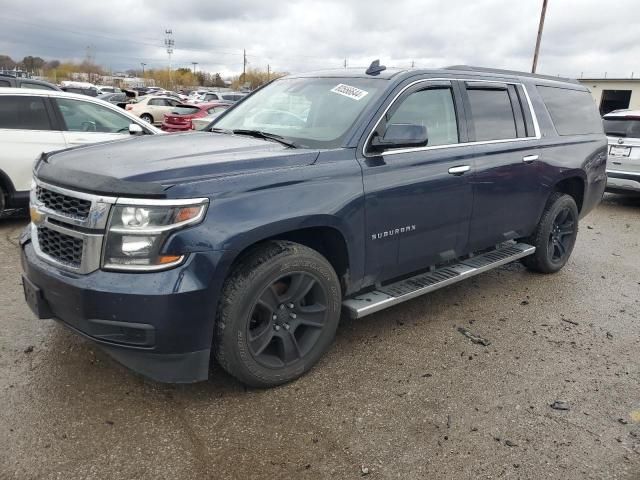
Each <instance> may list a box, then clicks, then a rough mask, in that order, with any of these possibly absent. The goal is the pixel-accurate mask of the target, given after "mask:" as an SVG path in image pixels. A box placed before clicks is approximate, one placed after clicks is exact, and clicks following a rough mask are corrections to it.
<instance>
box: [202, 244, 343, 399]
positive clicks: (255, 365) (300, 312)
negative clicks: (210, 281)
mask: <svg viewBox="0 0 640 480" xmlns="http://www.w3.org/2000/svg"><path fill="white" fill-rule="evenodd" d="M340 309H341V291H340V283H339V281H338V277H337V275H336V273H335V271H334V270H333V268H332V266H331V264H330V263H329V262H328V261H327V260H326V259H325V258H324V257H323V256H322V255H320V254H319V253H318V252H316V251H315V250H312V249H310V248H307V247H305V246H303V245H299V244H296V243H292V242H285V241H273V242H268V243H266V244H264V245H262V246H260V247H258V248H257V249H255V250H253V251H252V252H251V253H249V254H248V255H247V256H246V257H245V258H244V259H243V260H242V261H241V262H240V263H239V264H238V265H237V267H236V268H235V269H234V270H233V272H232V273H231V275H230V276H229V278H228V279H227V280H226V282H225V286H224V288H223V292H222V298H221V300H220V304H219V308H218V313H217V319H216V330H215V336H214V351H215V356H216V359H217V360H218V363H220V365H221V366H222V367H223V368H224V369H225V370H226V371H227V372H229V373H230V374H231V375H233V376H235V377H236V378H238V379H239V380H240V381H241V382H243V383H245V384H247V385H250V386H254V387H270V386H275V385H279V384H282V383H285V382H289V381H291V380H294V379H295V378H297V377H299V376H301V375H302V374H303V373H305V372H306V371H307V370H309V369H310V368H311V367H312V366H313V365H314V364H315V363H316V362H317V361H318V360H319V359H320V357H321V356H322V355H323V354H324V353H325V352H326V350H327V349H328V348H329V346H330V345H331V342H332V341H333V337H334V336H335V331H336V328H337V326H338V321H339V319H340Z"/></svg>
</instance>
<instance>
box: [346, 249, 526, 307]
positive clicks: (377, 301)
mask: <svg viewBox="0 0 640 480" xmlns="http://www.w3.org/2000/svg"><path fill="white" fill-rule="evenodd" d="M535 251H536V247H533V246H531V245H527V244H526V243H515V244H513V243H512V244H506V245H505V244H503V245H501V246H499V247H498V248H496V249H495V250H492V251H490V252H487V253H483V254H481V255H477V256H475V257H471V258H468V259H466V260H461V261H460V262H458V263H455V264H452V265H447V266H445V267H442V268H439V269H437V270H434V271H431V272H426V273H421V274H419V275H416V276H415V277H411V278H406V279H404V280H400V281H398V282H395V283H391V284H389V285H385V286H383V287H379V288H378V289H377V290H373V291H371V292H366V293H363V294H360V295H357V296H356V297H353V298H348V299H346V300H345V301H344V302H342V306H343V307H344V308H345V309H346V310H347V311H348V312H349V315H350V316H351V318H362V317H364V316H366V315H370V314H372V313H375V312H379V311H380V310H383V309H385V308H388V307H391V306H393V305H397V304H398V303H402V302H406V301H407V300H411V299H412V298H416V297H419V296H420V295H424V294H425V293H429V292H433V291H434V290H438V289H439V288H442V287H446V286H447V285H451V284H453V283H457V282H460V281H462V280H465V279H467V278H470V277H473V276H475V275H478V274H480V273H482V272H486V271H487V270H491V269H493V268H496V267H499V266H501V265H504V264H506V263H510V262H513V261H514V260H518V259H519V258H522V257H526V256H527V255H531V254H532V253H534V252H535Z"/></svg>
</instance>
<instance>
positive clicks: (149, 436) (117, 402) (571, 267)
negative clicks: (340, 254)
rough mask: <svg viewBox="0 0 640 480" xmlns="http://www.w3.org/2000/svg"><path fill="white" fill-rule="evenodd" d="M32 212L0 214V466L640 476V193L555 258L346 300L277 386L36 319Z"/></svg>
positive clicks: (584, 227)
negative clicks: (420, 289) (30, 302)
mask: <svg viewBox="0 0 640 480" xmlns="http://www.w3.org/2000/svg"><path fill="white" fill-rule="evenodd" d="M24 225H25V221H23V220H12V219H6V220H2V221H0V252H2V254H3V259H2V262H1V263H0V292H2V293H1V295H2V302H1V303H0V319H1V322H2V323H1V326H2V329H1V330H0V405H1V406H2V408H1V409H0V432H1V434H0V444H1V445H2V448H0V478H2V479H3V480H4V479H12V478H15V479H28V478H56V479H76V478H82V479H94V478H95V479H110V478H136V479H146V478H151V479H172V480H173V479H177V478H212V479H225V478H238V479H250V478H260V479H272V478H287V479H289V478H296V479H297V478H302V479H305V478H309V479H317V478H337V479H351V478H361V477H363V476H364V477H369V478H380V479H387V478H389V479H391V478H398V479H413V478H429V479H431V478H450V479H466V478H473V479H476V478H522V479H529V478H530V479H542V478H557V479H587V478H594V479H603V478H621V479H639V478H640V363H639V361H638V360H639V352H640V248H639V243H640V199H635V200H634V199H624V198H621V197H616V196H609V195H608V196H606V197H605V201H604V202H603V204H602V205H601V206H600V207H599V208H598V209H597V210H596V211H594V212H592V213H591V214H590V215H589V216H588V217H587V218H586V219H585V220H584V221H583V222H582V224H581V231H580V235H579V239H578V243H577V246H576V249H575V251H574V254H573V257H572V259H571V261H570V263H569V264H568V266H567V267H566V268H565V269H564V270H563V271H561V272H560V273H558V274H556V275H553V276H544V275H536V274H532V273H529V272H527V271H526V270H525V269H524V268H523V267H522V266H520V265H519V264H513V265H508V266H506V267H504V268H501V269H498V270H495V271H492V272H489V273H486V274H483V275H481V276H479V277H476V278H475V279H472V280H468V281H467V282H466V283H461V284H457V285H454V286H451V287H448V288H446V289H444V290H440V291H438V292H435V293H434V294H431V295H428V296H426V297H422V298H419V299H416V300H413V301H411V302H408V303H406V304H403V305H401V306H398V307H395V308H393V309H390V310H387V311H384V312H381V313H378V314H376V315H372V316H371V317H367V318H365V319H361V320H357V321H352V320H349V319H346V318H343V321H342V323H341V326H340V328H339V331H338V335H337V339H336V343H335V345H334V347H333V348H332V350H331V351H330V352H329V354H328V355H327V356H326V357H325V358H324V359H323V360H322V361H321V362H320V363H319V365H318V366H317V367H316V368H314V369H313V370H312V371H311V372H310V373H309V374H308V375H306V376H305V377H304V378H302V379H300V380H299V381H297V382H294V383H292V384H289V385H286V386H284V387H280V388H276V389H272V390H247V389H245V388H243V387H242V385H240V384H238V383H237V382H236V381H235V380H234V379H232V378H230V377H229V376H227V375H225V374H224V373H223V372H221V371H220V369H219V368H217V369H215V370H214V372H213V375H212V379H211V380H210V381H209V382H205V383H200V384H195V385H186V386H171V385H162V384H157V383H153V382H151V381H147V380H144V379H142V378H141V377H139V376H136V375H134V374H132V373H130V372H129V371H127V370H126V369H124V368H123V367H121V366H119V365H118V364H116V363H114V362H113V361H111V360H110V359H109V357H107V356H106V355H105V354H103V353H102V352H101V351H100V350H98V349H97V348H96V347H95V346H94V345H92V344H91V343H90V342H88V341H86V340H83V339H81V338H79V337H78V336H76V335H74V334H72V333H70V332H69V331H67V330H66V329H65V328H64V327H62V326H61V325H59V324H57V323H56V322H54V321H37V320H35V319H34V318H33V317H32V315H31V313H30V312H29V310H28V308H27V306H26V304H25V303H24V301H23V299H22V292H21V285H20V277H19V271H20V263H19V252H18V247H17V237H18V235H19V232H20V230H21V229H22V228H23V226H24ZM459 327H464V328H466V329H468V330H469V331H470V332H471V333H472V334H474V335H478V336H481V337H483V338H485V339H487V340H488V341H490V345H488V346H483V345H481V344H477V343H473V342H472V341H471V340H470V339H469V338H467V337H465V336H464V335H462V334H461V333H460V332H459V330H458V328H459ZM556 401H559V402H560V403H557V404H556V407H560V408H568V410H559V409H555V408H552V407H551V405H552V404H554V402H556ZM563 402H564V403H563Z"/></svg>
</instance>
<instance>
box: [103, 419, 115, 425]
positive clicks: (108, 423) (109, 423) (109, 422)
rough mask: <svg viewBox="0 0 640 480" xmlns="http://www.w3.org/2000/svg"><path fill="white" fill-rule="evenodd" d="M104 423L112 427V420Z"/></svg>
mask: <svg viewBox="0 0 640 480" xmlns="http://www.w3.org/2000/svg"><path fill="white" fill-rule="evenodd" d="M104 423H106V424H107V425H113V424H114V423H113V420H105V421H104Z"/></svg>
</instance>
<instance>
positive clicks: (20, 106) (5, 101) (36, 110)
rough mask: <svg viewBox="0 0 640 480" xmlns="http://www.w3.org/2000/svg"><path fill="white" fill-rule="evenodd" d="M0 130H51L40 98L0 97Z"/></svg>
mask: <svg viewBox="0 0 640 480" xmlns="http://www.w3.org/2000/svg"><path fill="white" fill-rule="evenodd" d="M0 128H10V129H14V130H51V123H50V122H49V116H48V115H47V109H46V107H45V104H44V99H43V98H42V97H28V96H23V95H19V96H11V95H1V96H0Z"/></svg>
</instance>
